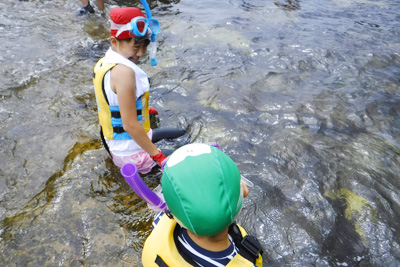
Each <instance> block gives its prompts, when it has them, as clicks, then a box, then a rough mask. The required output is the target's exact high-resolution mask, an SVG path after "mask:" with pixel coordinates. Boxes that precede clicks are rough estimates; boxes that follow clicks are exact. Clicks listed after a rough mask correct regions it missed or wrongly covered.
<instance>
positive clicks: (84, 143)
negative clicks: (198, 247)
mask: <svg viewBox="0 0 400 267" xmlns="http://www.w3.org/2000/svg"><path fill="white" fill-rule="evenodd" d="M149 3H150V6H151V8H152V11H153V16H154V17H156V18H158V19H159V20H160V22H161V25H162V33H161V34H160V36H159V38H158V40H159V46H160V48H159V53H158V60H159V65H158V66H157V67H151V66H150V65H149V64H148V60H147V59H143V64H142V67H143V69H144V70H145V71H146V72H147V73H148V74H149V76H150V79H151V84H152V93H151V104H152V106H154V107H155V108H157V109H158V110H159V111H160V122H159V126H160V127H182V128H185V129H187V130H188V132H189V133H190V140H189V141H190V142H208V141H216V142H217V143H219V145H220V146H221V147H222V149H223V150H224V151H225V152H226V153H227V154H228V155H230V156H231V157H232V158H233V159H234V160H235V162H237V164H238V166H239V168H240V170H241V172H242V174H243V175H244V176H246V177H247V178H248V179H250V180H251V181H253V183H254V184H255V186H254V187H253V188H251V193H250V195H249V197H248V198H247V199H246V201H245V204H244V207H243V209H242V211H241V213H240V214H241V216H240V217H239V219H238V221H239V223H241V224H242V225H244V226H245V228H247V229H248V231H249V232H250V233H252V234H254V235H256V236H257V237H258V238H259V240H260V241H261V243H262V246H263V248H264V251H265V252H264V265H265V266H399V265H400V238H399V237H400V234H399V232H400V223H399V222H400V167H399V162H400V138H399V136H400V54H399V51H400V15H399V10H400V2H399V1H389V0H383V1H368V0H353V1H344V0H330V1H329V0H328V1H320V0H314V1H309V2H307V1H300V2H296V1H294V0H293V1H287V2H285V0H279V1H276V2H273V1H261V0H253V1H245V0H229V1H228V0H225V1H209V0H205V1H167V0H163V1H150V2H149ZM128 5H131V6H138V7H141V4H140V2H139V1H127V0H124V1H106V9H107V11H109V10H110V9H111V8H112V7H118V6H128ZM79 8H80V1H77V0H67V1H62V0H52V1H48V0H29V1H11V0H2V1H1V3H0V30H1V35H0V41H1V42H0V44H1V45H0V63H1V64H0V79H1V83H0V123H1V130H0V147H1V149H0V160H1V165H0V265H2V266H132V265H133V266H140V255H141V248H142V245H143V242H144V240H145V239H146V237H147V235H148V234H149V232H150V228H151V221H152V216H153V213H152V212H151V211H149V210H148V209H147V208H146V205H145V204H144V203H143V201H141V200H140V199H139V198H138V197H137V196H136V195H135V194H134V193H133V192H132V190H131V189H130V188H129V186H128V185H127V184H126V183H125V182H124V180H123V178H122V177H121V175H120V174H119V170H118V168H116V167H115V166H114V165H113V163H112V161H111V160H110V159H109V158H108V155H107V153H106V152H105V150H104V149H103V147H102V145H101V141H100V139H99V136H98V123H97V114H96V102H95V97H94V91H93V86H92V81H91V76H92V69H93V66H94V64H95V62H96V61H97V60H98V59H99V58H100V57H101V56H102V55H103V54H104V52H105V51H106V50H107V49H108V47H109V43H108V39H107V38H108V24H107V16H106V17H105V18H103V17H101V16H98V15H90V16H87V17H76V16H75V12H76V11H77V10H78V9H79ZM160 146H162V147H165V148H169V147H174V146H176V144H174V143H169V142H164V143H161V145H160ZM144 179H145V181H146V183H148V184H149V185H150V186H151V187H154V186H156V185H157V183H158V181H159V179H160V173H159V172H154V173H151V174H150V175H147V176H146V177H144Z"/></svg>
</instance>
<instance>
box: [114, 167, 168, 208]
mask: <svg viewBox="0 0 400 267" xmlns="http://www.w3.org/2000/svg"><path fill="white" fill-rule="evenodd" d="M121 174H122V176H124V178H125V180H126V181H127V182H128V184H129V186H130V187H131V188H132V189H133V191H135V193H136V194H137V195H138V196H139V197H140V198H141V199H143V200H144V201H146V202H147V203H148V204H149V205H150V206H151V208H152V209H154V210H157V211H166V210H167V204H165V202H164V201H163V200H162V199H161V198H160V197H159V196H158V195H157V194H156V193H154V192H153V191H152V190H151V189H150V188H149V187H148V186H147V185H146V184H145V183H144V182H143V180H142V178H140V175H139V173H138V170H137V167H136V166H135V165H134V164H132V163H127V164H125V165H124V166H122V168H121Z"/></svg>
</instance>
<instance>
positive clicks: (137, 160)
mask: <svg viewBox="0 0 400 267" xmlns="http://www.w3.org/2000/svg"><path fill="white" fill-rule="evenodd" d="M111 155H112V158H113V162H114V164H115V165H117V166H118V167H120V168H122V166H124V165H125V164H127V163H132V164H135V165H136V167H137V168H138V171H139V172H140V173H142V174H146V173H149V172H150V171H151V169H153V167H154V166H156V165H157V163H156V162H155V161H154V160H153V159H152V158H150V155H149V154H148V153H147V152H146V151H144V150H141V151H140V152H139V153H136V154H134V155H131V156H116V155H114V154H113V153H111Z"/></svg>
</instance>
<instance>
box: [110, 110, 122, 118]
mask: <svg viewBox="0 0 400 267" xmlns="http://www.w3.org/2000/svg"><path fill="white" fill-rule="evenodd" d="M111 117H113V118H116V119H120V118H121V113H120V112H119V111H111Z"/></svg>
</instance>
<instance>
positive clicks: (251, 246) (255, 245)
mask: <svg viewBox="0 0 400 267" xmlns="http://www.w3.org/2000/svg"><path fill="white" fill-rule="evenodd" d="M260 253H261V254H262V253H263V250H262V248H261V244H260V242H258V240H257V238H255V237H254V236H251V235H246V236H245V237H244V238H243V240H242V242H241V246H240V249H239V254H240V255H242V256H243V257H244V258H246V259H248V260H250V261H251V262H253V263H255V261H256V259H257V258H258V254H260Z"/></svg>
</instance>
